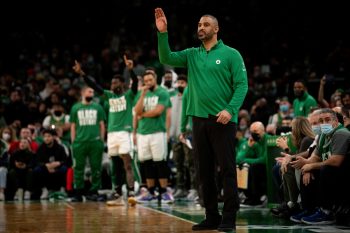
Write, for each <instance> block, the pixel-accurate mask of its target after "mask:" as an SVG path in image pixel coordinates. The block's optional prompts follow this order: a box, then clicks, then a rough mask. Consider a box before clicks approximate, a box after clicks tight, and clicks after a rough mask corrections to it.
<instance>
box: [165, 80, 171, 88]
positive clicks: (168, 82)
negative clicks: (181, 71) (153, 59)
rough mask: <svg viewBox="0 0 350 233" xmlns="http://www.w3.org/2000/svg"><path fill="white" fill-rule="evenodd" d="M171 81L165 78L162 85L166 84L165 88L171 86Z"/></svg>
mask: <svg viewBox="0 0 350 233" xmlns="http://www.w3.org/2000/svg"><path fill="white" fill-rule="evenodd" d="M172 83H173V82H172V81H171V80H165V81H164V86H166V87H167V88H171V86H172Z"/></svg>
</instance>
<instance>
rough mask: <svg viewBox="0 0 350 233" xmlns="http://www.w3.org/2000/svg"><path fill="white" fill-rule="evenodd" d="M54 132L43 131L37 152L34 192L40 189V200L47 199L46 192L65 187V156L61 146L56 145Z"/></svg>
mask: <svg viewBox="0 0 350 233" xmlns="http://www.w3.org/2000/svg"><path fill="white" fill-rule="evenodd" d="M55 135H56V131H55V130H52V129H45V130H44V131H43V137H44V143H43V144H41V145H40V146H39V149H38V152H37V159H38V166H36V167H35V169H34V174H33V175H34V180H35V184H36V187H35V188H36V191H38V190H40V189H42V194H41V197H40V199H47V198H48V194H49V193H48V190H50V191H58V190H60V189H61V190H63V188H64V187H65V179H66V172H67V166H66V160H67V154H66V152H65V149H64V147H63V146H61V145H60V144H58V142H57V141H56V140H55V138H54V136H55Z"/></svg>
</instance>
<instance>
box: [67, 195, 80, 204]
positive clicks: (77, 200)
mask: <svg viewBox="0 0 350 233" xmlns="http://www.w3.org/2000/svg"><path fill="white" fill-rule="evenodd" d="M70 201H71V202H83V196H82V195H75V196H73V197H72V198H71V200H70Z"/></svg>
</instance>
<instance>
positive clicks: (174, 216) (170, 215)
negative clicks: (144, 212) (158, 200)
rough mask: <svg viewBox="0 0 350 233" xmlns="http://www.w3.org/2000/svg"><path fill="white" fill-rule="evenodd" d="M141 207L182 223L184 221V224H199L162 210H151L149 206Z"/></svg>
mask: <svg viewBox="0 0 350 233" xmlns="http://www.w3.org/2000/svg"><path fill="white" fill-rule="evenodd" d="M139 206H140V207H142V208H145V209H148V210H152V211H154V212H157V213H160V214H164V215H166V216H168V217H173V218H176V219H179V220H182V221H184V222H188V223H191V224H197V223H196V222H192V221H190V220H187V219H184V218H181V217H178V216H176V215H173V214H170V213H167V212H163V211H160V210H156V209H154V208H151V207H148V206H144V205H139Z"/></svg>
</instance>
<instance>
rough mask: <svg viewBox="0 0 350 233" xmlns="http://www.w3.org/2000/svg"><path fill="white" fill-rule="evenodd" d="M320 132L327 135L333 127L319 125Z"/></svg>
mask: <svg viewBox="0 0 350 233" xmlns="http://www.w3.org/2000/svg"><path fill="white" fill-rule="evenodd" d="M320 127H321V132H322V133H324V134H329V133H330V132H332V130H333V126H332V125H331V124H321V125H320Z"/></svg>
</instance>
